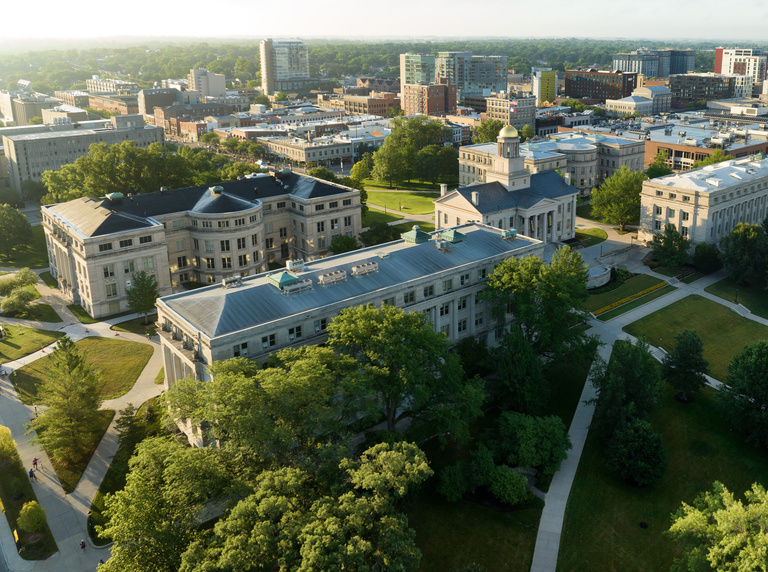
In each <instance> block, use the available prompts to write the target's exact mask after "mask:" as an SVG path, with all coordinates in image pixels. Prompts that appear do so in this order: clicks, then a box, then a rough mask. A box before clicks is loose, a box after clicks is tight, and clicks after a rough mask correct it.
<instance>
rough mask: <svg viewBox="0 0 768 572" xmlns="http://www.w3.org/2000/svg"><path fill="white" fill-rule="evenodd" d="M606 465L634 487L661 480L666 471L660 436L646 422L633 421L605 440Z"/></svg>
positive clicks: (665, 455) (665, 458)
mask: <svg viewBox="0 0 768 572" xmlns="http://www.w3.org/2000/svg"><path fill="white" fill-rule="evenodd" d="M606 465H607V467H608V469H609V470H611V471H613V472H614V473H616V474H617V475H618V476H620V477H621V478H622V479H624V480H625V481H628V482H630V483H632V484H633V485H635V486H639V487H642V486H645V485H650V484H651V483H655V482H657V481H659V480H661V478H662V477H663V476H664V472H665V471H666V470H667V452H666V449H665V448H664V443H663V442H662V440H661V435H659V434H658V433H657V432H656V431H654V429H653V427H651V424H650V423H649V422H648V421H645V420H644V419H633V420H632V421H630V422H629V423H628V424H627V425H626V426H625V427H622V428H620V429H618V430H617V431H616V432H615V433H614V434H613V436H612V437H611V439H610V440H609V441H608V443H607V447H606Z"/></svg>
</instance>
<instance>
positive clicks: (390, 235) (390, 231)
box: [360, 221, 400, 246]
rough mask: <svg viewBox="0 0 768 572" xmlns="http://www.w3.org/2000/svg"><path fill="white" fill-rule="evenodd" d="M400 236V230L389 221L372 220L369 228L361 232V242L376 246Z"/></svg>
mask: <svg viewBox="0 0 768 572" xmlns="http://www.w3.org/2000/svg"><path fill="white" fill-rule="evenodd" d="M398 238H400V231H398V230H397V229H396V228H394V227H391V226H389V225H388V224H387V223H384V222H378V221H376V222H372V223H371V225H370V226H369V227H368V230H365V231H363V232H361V233H360V242H362V243H363V246H376V245H377V244H383V243H385V242H391V241H393V240H397V239H398Z"/></svg>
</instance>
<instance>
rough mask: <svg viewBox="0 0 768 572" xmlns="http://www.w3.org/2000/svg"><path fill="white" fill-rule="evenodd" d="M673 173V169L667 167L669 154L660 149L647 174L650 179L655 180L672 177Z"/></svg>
mask: <svg viewBox="0 0 768 572" xmlns="http://www.w3.org/2000/svg"><path fill="white" fill-rule="evenodd" d="M672 173H673V171H672V169H670V168H669V167H667V152H666V151H664V150H663V149H659V151H658V152H657V153H656V156H655V157H654V158H653V161H651V164H650V165H648V169H647V170H646V171H645V174H646V175H647V176H648V178H649V179H655V178H656V177H663V176H665V175H671V174H672Z"/></svg>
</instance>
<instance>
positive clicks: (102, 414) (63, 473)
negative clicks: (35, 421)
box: [38, 409, 115, 494]
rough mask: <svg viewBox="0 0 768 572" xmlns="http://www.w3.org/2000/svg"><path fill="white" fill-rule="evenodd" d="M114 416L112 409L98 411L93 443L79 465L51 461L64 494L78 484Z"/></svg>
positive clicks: (68, 492)
mask: <svg viewBox="0 0 768 572" xmlns="http://www.w3.org/2000/svg"><path fill="white" fill-rule="evenodd" d="M114 416H115V412H114V411H113V410H112V409H102V410H101V411H99V421H98V423H97V425H96V427H94V442H93V443H92V444H91V447H90V448H89V449H88V451H86V452H85V455H83V458H82V459H81V460H80V462H79V463H76V464H72V465H69V464H67V465H65V464H62V463H57V462H55V461H54V460H53V459H51V463H52V464H53V470H54V471H55V472H56V476H57V477H58V478H59V481H60V482H61V488H63V489H64V492H65V493H66V494H70V493H71V492H72V491H74V490H75V488H77V483H78V482H80V477H82V476H83V472H84V471H85V469H86V468H87V467H88V463H89V462H90V460H91V457H93V454H94V453H95V452H96V448H97V447H98V446H99V443H100V442H101V438H102V437H103V436H104V433H106V432H107V429H109V424H110V423H112V418H113V417H114ZM39 434H40V433H38V435H39ZM48 457H49V458H50V455H48ZM46 469H49V467H46Z"/></svg>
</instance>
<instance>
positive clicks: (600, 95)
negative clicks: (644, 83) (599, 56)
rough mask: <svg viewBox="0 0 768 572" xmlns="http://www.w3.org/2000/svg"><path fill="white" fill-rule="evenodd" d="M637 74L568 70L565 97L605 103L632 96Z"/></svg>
mask: <svg viewBox="0 0 768 572" xmlns="http://www.w3.org/2000/svg"><path fill="white" fill-rule="evenodd" d="M636 87H637V73H636V72H625V71H616V72H610V71H598V70H595V69H589V70H568V71H566V72H565V97H567V98H574V99H589V100H593V101H596V102H605V100H606V99H621V98H623V97H629V96H630V95H632V91H633V90H634V89H635V88H636Z"/></svg>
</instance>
